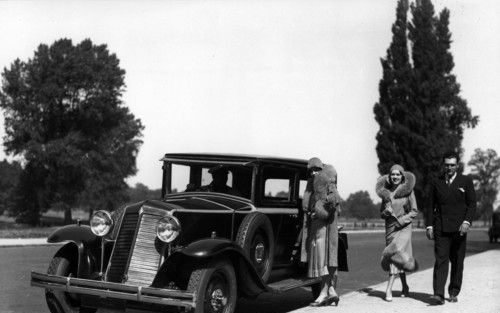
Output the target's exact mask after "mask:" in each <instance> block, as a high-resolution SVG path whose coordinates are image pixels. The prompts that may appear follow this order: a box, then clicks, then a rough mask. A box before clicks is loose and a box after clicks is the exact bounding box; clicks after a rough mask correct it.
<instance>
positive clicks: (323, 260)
mask: <svg viewBox="0 0 500 313" xmlns="http://www.w3.org/2000/svg"><path fill="white" fill-rule="evenodd" d="M332 226H333V227H332ZM333 228H335V229H336V228H337V226H336V223H334V225H332V224H328V223H326V222H325V221H323V220H320V219H313V220H312V221H311V227H310V231H309V235H308V245H307V246H308V250H309V251H308V255H307V256H308V262H307V264H308V266H307V276H308V277H320V276H325V275H328V274H329V272H328V267H336V266H337V262H338V261H337V258H338V257H337V251H336V249H337V247H338V245H337V244H336V243H333V242H330V241H332V235H333V237H334V239H337V236H336V234H330V231H331V229H333ZM333 249H335V250H333Z"/></svg>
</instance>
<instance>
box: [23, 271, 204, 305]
mask: <svg viewBox="0 0 500 313" xmlns="http://www.w3.org/2000/svg"><path fill="white" fill-rule="evenodd" d="M31 286H35V287H42V288H46V289H52V290H60V291H65V292H69V293H75V294H81V295H90V296H98V297H100V298H109V299H119V300H128V301H136V302H140V303H150V304H160V305H168V306H180V307H186V308H192V307H194V294H193V293H190V292H186V291H180V290H174V289H160V288H153V287H144V286H134V285H127V284H119V283H110V282H105V281H99V280H91V279H82V278H74V277H65V276H56V275H50V274H42V273H37V272H33V271H32V272H31Z"/></svg>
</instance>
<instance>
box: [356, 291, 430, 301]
mask: <svg viewBox="0 0 500 313" xmlns="http://www.w3.org/2000/svg"><path fill="white" fill-rule="evenodd" d="M359 292H362V293H366V294H367V295H368V296H369V297H376V298H380V300H382V301H385V300H384V298H385V292H383V291H380V290H375V289H373V288H363V289H360V290H359ZM393 295H394V296H395V297H400V296H401V291H395V292H393ZM430 297H431V294H429V293H423V292H411V291H410V294H409V296H408V298H411V299H415V300H418V301H421V302H423V303H426V304H428V305H433V304H434V303H433V302H432V301H431V299H430Z"/></svg>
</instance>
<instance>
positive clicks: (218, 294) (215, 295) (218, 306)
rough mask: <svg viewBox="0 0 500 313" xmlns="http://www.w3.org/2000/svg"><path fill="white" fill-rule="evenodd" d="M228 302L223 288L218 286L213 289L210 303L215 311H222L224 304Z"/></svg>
mask: <svg viewBox="0 0 500 313" xmlns="http://www.w3.org/2000/svg"><path fill="white" fill-rule="evenodd" d="M226 304H227V297H226V296H224V292H223V291H222V289H220V288H217V289H215V290H214V291H212V294H211V297H210V305H211V306H212V309H213V311H214V312H221V311H222V309H223V308H224V306H225V305H226Z"/></svg>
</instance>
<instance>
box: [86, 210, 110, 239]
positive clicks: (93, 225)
mask: <svg viewBox="0 0 500 313" xmlns="http://www.w3.org/2000/svg"><path fill="white" fill-rule="evenodd" d="M112 227H113V219H112V218H111V215H110V214H109V213H108V212H106V211H103V210H99V211H97V212H95V213H94V214H92V218H91V219H90V229H91V230H92V232H93V233H94V234H96V235H97V236H101V237H102V236H105V235H106V234H107V233H109V231H110V230H111V228H112Z"/></svg>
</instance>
